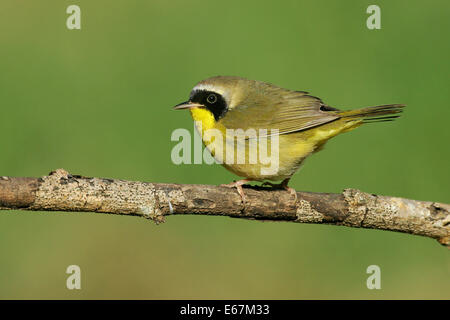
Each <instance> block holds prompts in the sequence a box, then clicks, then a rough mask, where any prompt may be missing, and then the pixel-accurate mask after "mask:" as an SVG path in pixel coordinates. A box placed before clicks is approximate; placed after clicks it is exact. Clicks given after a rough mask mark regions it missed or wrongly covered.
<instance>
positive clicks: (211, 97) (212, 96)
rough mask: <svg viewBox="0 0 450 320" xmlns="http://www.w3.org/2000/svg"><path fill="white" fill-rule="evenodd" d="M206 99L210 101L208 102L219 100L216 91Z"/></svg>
mask: <svg viewBox="0 0 450 320" xmlns="http://www.w3.org/2000/svg"><path fill="white" fill-rule="evenodd" d="M206 101H208V103H211V104H213V103H216V102H217V96H216V95H215V94H214V93H211V94H210V95H209V96H208V97H207V98H206Z"/></svg>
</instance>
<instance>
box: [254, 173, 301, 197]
mask: <svg viewBox="0 0 450 320" xmlns="http://www.w3.org/2000/svg"><path fill="white" fill-rule="evenodd" d="M289 180H290V178H287V179H284V180H283V181H282V182H281V183H272V182H269V181H265V182H263V184H262V186H270V187H272V188H274V189H284V190H286V191H289V193H290V194H291V196H293V197H294V199H295V202H297V191H296V190H295V189H294V188H291V187H289V186H288V183H289Z"/></svg>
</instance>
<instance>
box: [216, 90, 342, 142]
mask: <svg viewBox="0 0 450 320" xmlns="http://www.w3.org/2000/svg"><path fill="white" fill-rule="evenodd" d="M261 92H264V93H262V94H261ZM250 96H255V97H257V98H256V99H255V98H253V99H250V98H249V97H250ZM249 97H246V98H245V99H243V101H245V105H236V106H235V107H234V108H232V109H231V110H229V111H228V112H227V114H226V115H225V117H223V118H222V119H221V120H220V123H221V124H223V125H224V126H225V127H226V128H229V129H243V130H247V129H250V128H253V129H255V130H259V129H267V130H273V129H278V130H279V134H287V133H291V132H296V131H301V130H305V129H309V128H313V127H316V126H319V125H322V124H324V123H327V122H331V121H334V120H336V119H338V118H339V116H338V115H337V114H336V112H335V111H338V109H334V108H331V107H329V106H327V105H325V104H324V103H323V102H322V100H320V99H319V98H317V97H313V96H310V95H308V94H307V92H304V91H291V90H286V89H282V88H279V87H275V86H270V87H269V88H267V87H266V88H264V90H262V91H260V94H256V95H255V94H252V95H249ZM269 135H270V133H269Z"/></svg>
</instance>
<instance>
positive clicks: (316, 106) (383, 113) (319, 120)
mask: <svg viewBox="0 0 450 320" xmlns="http://www.w3.org/2000/svg"><path fill="white" fill-rule="evenodd" d="M403 107H404V105H401V104H390V105H381V106H376V107H365V108H361V109H356V110H348V111H342V110H339V109H336V108H333V107H330V106H328V105H326V104H325V103H324V102H323V101H322V100H321V99H319V98H317V97H314V96H311V95H309V94H308V92H305V91H293V90H288V89H283V88H280V87H277V86H275V85H272V84H269V83H265V82H260V81H254V80H248V79H244V78H240V77H231V76H218V77H212V78H208V79H206V80H203V81H200V82H199V83H198V84H197V85H195V87H194V88H193V89H192V91H191V93H190V96H189V100H188V101H186V102H183V103H180V104H178V105H176V106H175V107H174V109H177V110H178V109H189V110H190V113H191V115H192V118H193V119H194V121H195V123H196V128H197V130H198V131H199V133H201V135H202V140H203V142H204V144H205V146H206V147H207V148H208V149H209V151H210V152H211V154H212V155H213V156H214V157H215V158H216V159H217V160H220V162H221V163H222V164H223V166H224V167H225V168H227V169H228V170H229V171H231V172H233V173H234V174H236V175H238V176H240V177H243V178H244V179H242V180H239V181H236V182H233V183H231V184H229V185H227V186H231V187H236V188H237V190H238V192H239V194H240V195H241V197H242V198H243V199H244V193H243V190H242V185H243V184H245V183H247V182H250V181H264V180H272V181H282V182H281V183H280V184H272V183H268V184H270V185H272V186H280V187H283V188H284V189H286V190H290V191H291V192H294V191H293V189H291V188H290V187H288V182H289V179H290V178H291V177H292V175H293V174H294V173H295V172H296V171H297V170H298V169H299V167H300V165H301V164H302V162H303V161H304V160H305V159H306V157H308V156H309V155H311V154H312V153H314V152H317V151H319V150H321V149H322V148H323V146H324V144H325V143H326V142H327V141H328V140H329V139H331V138H332V137H334V136H336V135H338V134H340V133H343V132H348V131H351V130H353V129H355V128H357V127H359V126H360V125H362V124H364V123H369V122H382V121H392V120H394V119H395V118H397V117H399V115H398V113H400V112H401V111H402V108H403ZM239 130H241V131H239ZM252 130H253V131H252ZM208 131H214V132H215V134H214V135H213V138H211V135H209V137H207V136H208V135H207V133H208ZM230 132H232V133H233V135H232V136H231V133H230ZM236 132H239V133H238V134H236ZM249 132H253V133H254V132H256V136H254V137H253V136H250V134H248V135H247V134H246V133H249ZM274 132H275V133H274ZM217 133H220V134H221V135H222V137H223V140H222V141H221V139H220V137H219V136H220V135H218V134H217ZM240 135H241V136H243V138H244V139H241V140H239V136H240ZM230 136H231V137H230ZM218 137H219V138H218ZM238 140H239V141H240V144H239V143H236V141H238ZM263 140H265V143H266V145H267V146H268V147H267V148H269V149H270V148H271V147H272V146H274V145H275V144H276V145H277V149H275V150H274V149H271V153H272V154H271V155H274V154H276V156H277V159H276V160H277V167H276V170H272V171H269V172H267V170H266V172H263V171H264V170H263V169H264V168H267V167H268V164H267V163H263V162H262V161H256V163H255V162H254V161H253V163H249V161H246V162H244V163H242V161H241V162H239V161H224V159H226V153H227V152H228V151H233V152H234V153H236V152H237V154H238V156H239V153H240V152H241V153H242V152H243V153H244V156H246V157H244V158H245V159H248V158H250V157H251V153H252V152H256V153H260V152H262V151H263V150H262V145H261V144H259V143H256V142H255V143H252V141H263ZM243 141H244V143H243ZM219 142H220V143H219ZM231 142H233V144H231ZM227 149H228V150H227ZM231 159H232V160H235V156H234V155H233V157H231ZM260 160H261V159H260Z"/></svg>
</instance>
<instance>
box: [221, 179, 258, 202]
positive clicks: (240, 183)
mask: <svg viewBox="0 0 450 320" xmlns="http://www.w3.org/2000/svg"><path fill="white" fill-rule="evenodd" d="M250 181H252V180H251V179H242V180H238V181H233V182H231V183H228V184H221V185H220V186H221V187H227V188H236V189H237V192H238V193H239V195H240V196H241V199H242V203H244V204H245V198H246V197H245V193H244V189H242V186H243V185H244V184H246V183H247V182H250Z"/></svg>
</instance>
